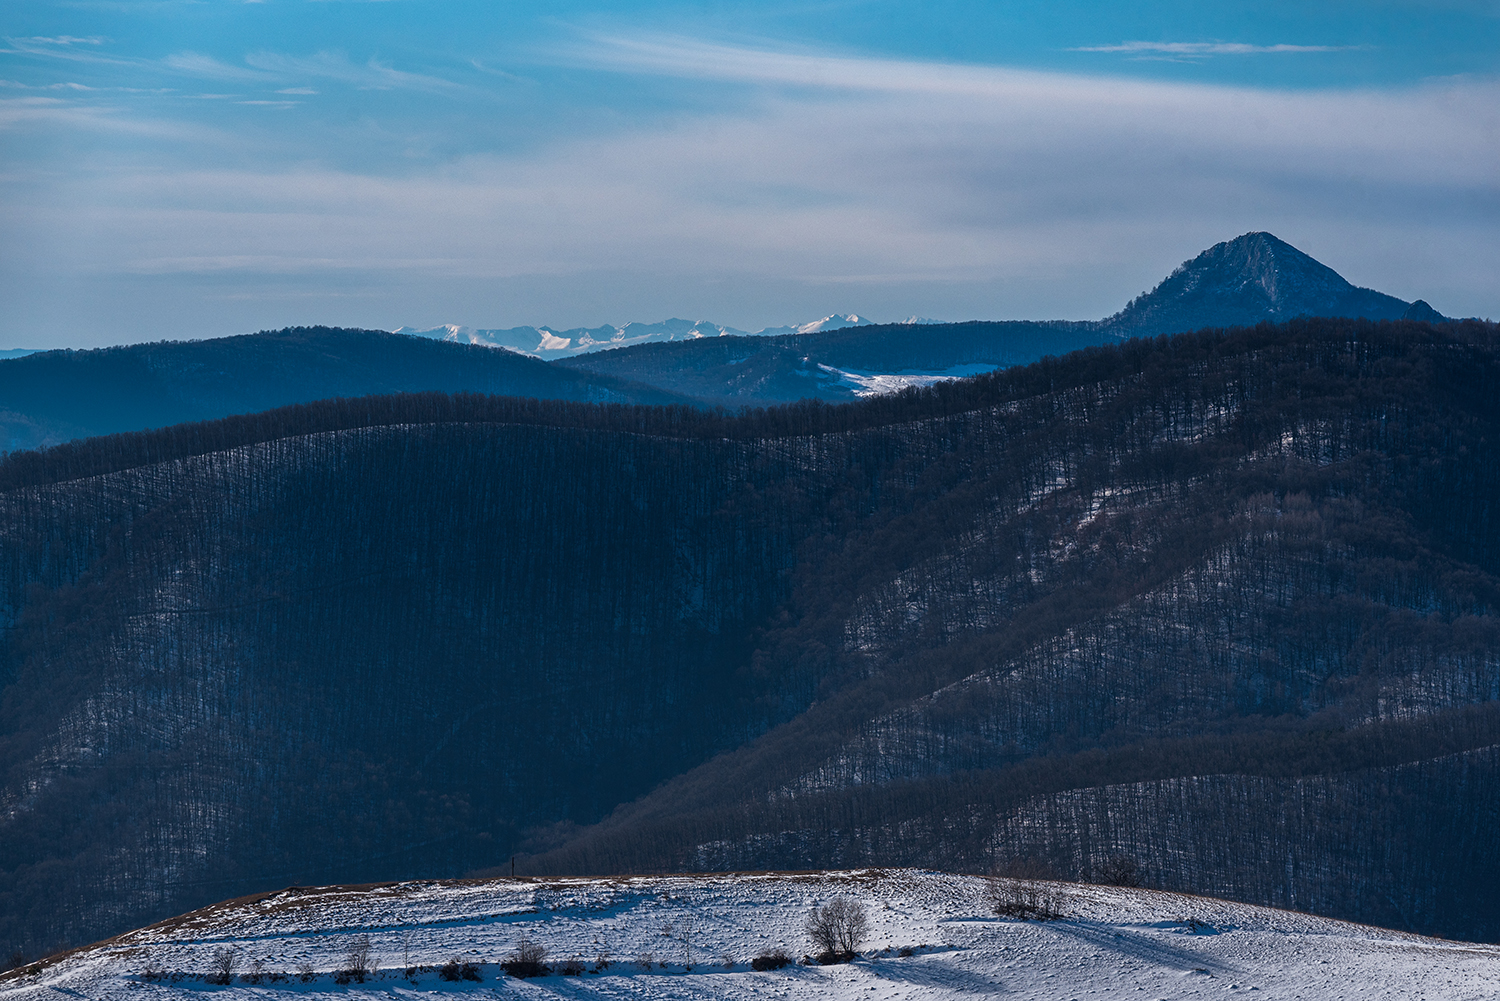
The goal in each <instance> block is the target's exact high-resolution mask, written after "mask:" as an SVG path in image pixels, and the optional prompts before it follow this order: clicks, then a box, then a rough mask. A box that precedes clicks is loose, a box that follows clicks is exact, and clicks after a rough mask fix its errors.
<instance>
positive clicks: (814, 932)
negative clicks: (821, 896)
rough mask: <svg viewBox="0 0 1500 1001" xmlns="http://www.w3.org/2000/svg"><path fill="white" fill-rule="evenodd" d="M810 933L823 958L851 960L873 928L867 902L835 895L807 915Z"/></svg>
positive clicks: (808, 931)
mask: <svg viewBox="0 0 1500 1001" xmlns="http://www.w3.org/2000/svg"><path fill="white" fill-rule="evenodd" d="M805 927H806V931H807V937H808V938H810V939H812V943H813V948H814V949H816V950H817V956H818V958H819V959H820V960H821V961H823V962H840V963H843V962H848V961H849V960H850V959H853V958H854V954H855V953H857V952H858V951H859V947H860V944H861V943H863V942H864V940H865V936H866V935H868V934H869V931H870V919H869V917H868V916H867V915H866V914H865V905H864V904H862V903H860V902H859V901H857V900H850V899H849V898H848V897H834V898H833V899H832V900H830V901H829V902H828V903H826V904H824V905H823V906H822V907H817V906H814V907H813V909H812V911H811V912H810V913H809V914H808V915H807V924H806V926H805Z"/></svg>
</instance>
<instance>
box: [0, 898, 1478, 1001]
mask: <svg viewBox="0 0 1500 1001" xmlns="http://www.w3.org/2000/svg"><path fill="white" fill-rule="evenodd" d="M986 889H987V887H986V883H985V881H984V880H982V879H980V878H978V877H972V876H959V875H952V874H946V873H939V872H928V871H917V870H874V869H866V870H852V871H847V872H822V873H768V874H726V875H704V876H651V877H622V878H614V879H581V878H580V879H518V880H508V879H502V880H485V881H445V882H410V883H399V884H388V885H380V886H372V887H324V888H313V889H290V890H284V891H277V892H275V893H270V894H265V895H260V896H257V897H249V898H242V899H240V900H236V901H227V902H225V903H222V904H216V905H214V906H212V907H208V908H205V909H203V910H200V911H195V912H192V913H191V914H187V915H183V916H181V917H179V918H174V919H171V920H169V921H165V922H162V923H160V924H157V925H154V926H151V927H149V928H144V929H140V930H137V931H134V932H129V933H127V934H125V935H121V936H119V937H117V938H114V939H111V940H109V941H107V942H104V943H100V944H98V945H95V946H90V947H88V948H85V949H80V950H75V951H74V952H72V953H68V954H65V955H64V956H62V957H60V958H57V959H55V961H53V962H50V963H48V964H44V966H43V968H41V969H39V970H37V969H35V968H33V969H32V971H31V972H22V973H20V974H11V975H9V976H7V977H5V978H3V979H0V999H4V1001H10V999H17V1001H19V999H28V1001H29V999H37V1001H40V999H43V998H48V999H60V998H67V997H71V998H89V999H98V1001H107V999H114V998H120V999H124V998H132V999H143V1001H144V999H149V998H202V997H205V996H206V995H213V996H215V997H216V998H218V997H222V998H223V999H224V1001H230V999H249V998H267V999H269V998H291V997H298V998H334V997H349V996H368V997H372V998H373V997H396V998H434V997H441V996H444V995H457V996H465V997H475V998H485V997H515V998H730V999H734V998H789V999H794V998H830V999H837V1001H853V999H868V1001H887V999H891V1001H895V999H920V1001H937V999H947V998H955V999H956V998H978V997H1007V998H1036V999H1042V998H1046V999H1068V998H1076V999H1079V1001H1083V999H1092V998H1131V999H1153V998H1174V999H1175V998H1229V997H1240V996H1243V997H1247V998H1251V997H1253V998H1266V999H1269V998H1288V999H1291V998H1296V999H1308V1001H1312V999H1329V1001H1335V999H1341V998H1342V999H1355V998H1414V999H1415V998H1425V999H1434V1001H1436V999H1445V1001H1446V999H1460V998H1461V999H1470V998H1473V999H1479V998H1494V997H1500V948H1497V947H1493V946H1487V945H1474V944H1469V943H1459V942H1445V941H1440V940H1436V939H1425V938H1421V937H1418V936H1414V935H1406V934H1402V933H1399V932H1392V931H1385V930H1382V929H1376V928H1369V927H1365V926H1359V925H1351V924H1347V923H1343V922H1338V921H1330V920H1327V919H1323V918H1315V917H1311V916H1308V915H1302V914H1294V913H1290V912H1286V911H1276V910H1271V909H1268V908H1259V907H1251V906H1248V905H1243V904H1235V903H1229V902H1225V901H1217V900H1210V899H1206V898H1201V897H1190V896H1185V895H1181V894H1171V893H1162V892H1157V891H1150V890H1129V889H1118V888H1105V887H1092V886H1081V885H1073V884H1057V885H1056V892H1057V894H1058V895H1059V897H1060V899H1061V902H1062V910H1063V911H1064V912H1065V913H1066V914H1067V915H1068V917H1067V918H1065V919H1064V920H1060V921H1052V922H1045V923H1038V922H1024V921H1016V920H1010V919H1005V918H997V917H995V916H994V915H993V914H992V913H991V911H990V908H989V905H988V901H987V896H986ZM835 896H846V897H849V898H852V899H855V900H858V901H860V902H861V903H863V904H864V906H865V908H866V912H867V914H868V916H869V920H870V934H869V936H868V938H867V940H866V942H865V945H864V949H863V952H862V954H861V956H860V957H859V958H858V959H857V960H856V961H855V962H854V963H851V964H848V965H843V966H830V967H821V966H803V965H794V966H790V967H787V968H785V969H782V970H776V971H764V972H756V971H753V970H751V969H750V966H749V961H750V959H751V958H752V957H754V956H756V955H759V954H761V953H763V952H766V951H768V950H771V949H776V948H781V949H784V950H786V951H787V952H788V953H789V954H791V955H792V956H793V957H795V958H799V959H800V958H801V957H802V956H803V955H804V954H805V953H807V952H809V951H811V945H810V943H809V942H808V941H807V938H806V936H805V934H804V932H803V922H804V920H805V918H806V915H807V912H808V911H809V910H810V909H811V908H812V907H813V906H814V905H816V904H822V903H826V902H827V901H828V900H831V899H832V898H834V897H835ZM365 935H368V936H369V940H370V944H371V952H372V955H371V958H372V960H373V965H374V966H375V967H376V968H377V969H376V972H375V973H374V975H373V976H372V977H371V978H370V979H369V980H368V981H367V982H365V983H363V984H360V983H349V984H345V985H341V984H338V983H335V981H334V979H333V976H332V974H333V972H334V971H336V970H339V969H341V968H342V967H343V966H344V965H345V956H346V954H347V952H348V950H349V947H350V945H351V943H353V942H354V941H356V940H357V939H359V938H360V937H362V936H365ZM523 936H524V937H528V938H530V939H532V940H533V941H536V942H538V943H540V944H541V945H543V946H544V947H546V949H547V961H548V962H549V963H551V964H553V965H554V968H555V967H556V966H557V964H559V963H561V962H562V961H565V960H567V959H569V958H570V957H575V956H576V957H577V958H578V959H579V960H580V962H581V963H582V964H583V965H584V966H585V968H586V969H588V970H593V969H599V971H600V972H597V973H594V972H585V973H584V974H582V975H581V976H560V975H555V974H554V975H552V976H547V977H542V978H538V979H535V980H527V981H521V980H516V979H513V978H510V977H507V976H505V975H504V974H503V973H502V972H501V970H500V969H499V966H498V964H499V963H500V962H501V961H502V960H503V959H504V958H505V957H506V956H507V955H508V954H509V953H510V952H511V951H512V950H513V949H514V948H515V945H516V943H517V942H518V941H519V940H520V939H521V938H522V937H523ZM226 948H233V949H234V950H236V958H237V960H238V973H239V974H240V975H239V976H238V977H236V979H235V980H234V982H233V983H232V984H231V985H228V986H220V985H216V984H210V983H207V982H206V980H205V978H204V975H205V974H208V973H209V972H210V971H211V970H212V968H213V958H214V954H215V953H216V952H217V951H219V950H223V949H226ZM903 952H908V953H909V954H907V955H902V953H903ZM601 957H603V958H606V959H608V960H609V965H608V966H602V965H601V964H600V963H599V960H600V958H601ZM454 958H457V959H459V960H461V961H464V962H472V963H475V964H479V972H480V975H481V976H482V978H483V979H482V980H480V981H478V982H473V981H458V982H448V981H444V980H442V979H441V978H440V976H439V974H438V970H437V968H438V967H439V966H441V964H443V963H445V962H447V961H449V960H450V959H454ZM256 960H259V961H260V962H261V963H262V964H263V968H264V970H265V972H266V974H267V977H266V978H265V979H262V980H261V981H260V982H259V983H251V982H248V981H247V980H246V979H245V977H244V974H245V973H247V972H250V967H251V964H252V963H253V962H255V961H256ZM648 961H649V966H648V965H647V962H648ZM689 963H691V969H690V970H689V968H688V964H689ZM304 964H306V966H307V967H310V968H311V970H312V971H313V974H314V975H313V976H312V977H311V978H310V979H308V980H305V981H304V979H302V978H299V977H298V976H297V975H296V974H297V971H298V969H299V968H302V967H303V966H304ZM408 966H411V967H416V968H417V972H416V974H415V975H414V976H413V977H410V978H408V977H407V976H406V975H405V970H406V968H407V967H408ZM148 971H156V972H157V973H158V975H159V976H158V977H153V978H150V979H148V978H144V977H143V976H142V974H143V973H146V972H148ZM272 974H277V975H281V976H282V977H284V979H275V980H273V979H270V975H272Z"/></svg>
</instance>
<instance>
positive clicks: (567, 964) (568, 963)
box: [557, 956, 584, 977]
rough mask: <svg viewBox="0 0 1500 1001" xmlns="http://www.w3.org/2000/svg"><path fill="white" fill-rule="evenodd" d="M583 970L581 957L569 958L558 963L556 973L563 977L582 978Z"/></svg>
mask: <svg viewBox="0 0 1500 1001" xmlns="http://www.w3.org/2000/svg"><path fill="white" fill-rule="evenodd" d="M583 970H584V965H583V957H582V956H569V957H568V958H567V959H565V960H563V961H562V963H560V964H559V965H558V967H557V972H558V973H561V974H562V975H563V976H565V977H581V976H583Z"/></svg>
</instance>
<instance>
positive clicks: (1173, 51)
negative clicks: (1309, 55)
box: [1067, 42, 1364, 58]
mask: <svg viewBox="0 0 1500 1001" xmlns="http://www.w3.org/2000/svg"><path fill="white" fill-rule="evenodd" d="M1362 48H1364V46H1360V45H1286V44H1278V45H1251V44H1249V43H1247V42H1119V43H1118V44H1115V45H1079V46H1075V47H1073V48H1070V49H1068V50H1067V51H1069V52H1122V53H1129V54H1141V53H1150V54H1160V55H1166V56H1181V57H1197V58H1205V57H1208V56H1254V55H1265V54H1274V53H1299V52H1351V51H1354V50H1357V49H1362Z"/></svg>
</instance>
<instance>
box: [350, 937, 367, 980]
mask: <svg viewBox="0 0 1500 1001" xmlns="http://www.w3.org/2000/svg"><path fill="white" fill-rule="evenodd" d="M344 972H345V973H347V974H348V975H349V977H350V978H351V979H353V980H356V981H358V982H359V983H364V982H365V979H366V978H368V977H369V975H370V936H368V935H357V936H355V938H354V939H353V940H352V941H350V943H349V949H348V951H347V952H345V953H344Z"/></svg>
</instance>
